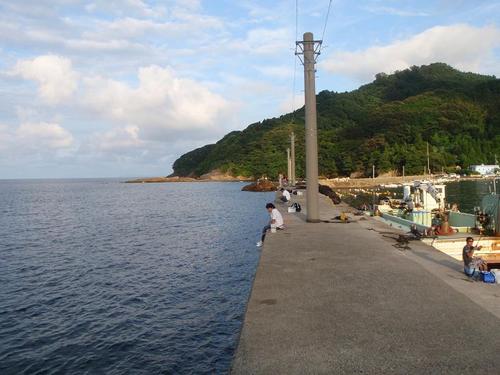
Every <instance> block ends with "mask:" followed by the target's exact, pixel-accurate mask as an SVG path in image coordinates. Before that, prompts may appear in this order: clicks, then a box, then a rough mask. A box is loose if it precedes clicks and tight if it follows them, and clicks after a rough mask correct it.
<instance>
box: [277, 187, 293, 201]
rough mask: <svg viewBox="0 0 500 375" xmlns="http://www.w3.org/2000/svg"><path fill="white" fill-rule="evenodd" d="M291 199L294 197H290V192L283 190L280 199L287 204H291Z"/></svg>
mask: <svg viewBox="0 0 500 375" xmlns="http://www.w3.org/2000/svg"><path fill="white" fill-rule="evenodd" d="M291 198H292V197H291V196H290V192H289V191H288V190H286V189H283V188H281V197H280V199H281V200H282V201H283V202H285V203H286V202H289V201H290V199H291Z"/></svg>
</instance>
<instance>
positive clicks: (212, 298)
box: [0, 179, 273, 374]
mask: <svg viewBox="0 0 500 375" xmlns="http://www.w3.org/2000/svg"><path fill="white" fill-rule="evenodd" d="M242 186H243V184H242V183H166V184H124V183H121V181H119V180H110V179H99V180H12V181H9V180H3V181H2V180H0V286H1V288H0V374H56V373H57V374H212V373H216V374H224V373H227V371H228V370H229V366H230V364H231V359H232V355H233V353H234V351H235V348H236V345H237V341H238V336H239V332H240V329H241V326H242V320H243V317H244V312H245V306H246V302H247V299H248V296H249V293H250V288H251V284H252V281H253V277H254V274H255V270H256V266H257V263H258V259H259V255H260V254H259V251H258V249H257V248H256V247H255V242H256V241H257V240H258V237H259V232H260V229H261V228H262V226H263V225H265V223H266V221H267V220H268V217H267V213H266V211H265V208H264V206H265V203H266V202H267V201H270V200H272V199H273V193H246V192H242V191H241V187H242Z"/></svg>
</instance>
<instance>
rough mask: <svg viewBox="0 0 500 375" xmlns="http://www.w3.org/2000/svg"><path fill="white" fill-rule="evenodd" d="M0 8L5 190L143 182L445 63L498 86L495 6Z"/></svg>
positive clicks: (68, 0) (66, 4) (279, 3)
mask: <svg viewBox="0 0 500 375" xmlns="http://www.w3.org/2000/svg"><path fill="white" fill-rule="evenodd" d="M329 3H330V1H329V0H308V1H305V0H287V1H284V0H275V1H264V0H261V1H259V0H254V1H251V0H162V1H148V0H94V1H79V0H17V1H12V0H0V179H9V178H74V177H88V178H90V177H145V176H165V175H168V174H170V173H172V163H173V162H174V161H175V160H176V159H177V158H178V157H179V156H181V155H182V154H184V153H186V152H188V151H191V150H193V149H194V148H197V147H201V146H203V145H205V144H209V143H214V142H216V141H217V140H219V139H220V138H221V137H223V136H224V135H225V134H227V133H228V132H230V131H233V130H242V129H244V128H246V127H247V126H248V125H249V124H251V123H254V122H257V121H261V120H264V119H266V118H272V117H277V116H280V115H282V114H285V113H289V112H291V111H292V109H294V108H299V107H301V106H302V105H303V103H304V99H303V95H304V93H303V67H302V65H301V62H300V61H299V60H298V59H297V57H296V56H295V54H294V52H295V41H296V40H300V39H301V38H302V35H303V33H304V32H312V33H314V36H315V39H322V40H323V44H322V48H321V55H320V56H319V57H318V64H317V75H316V89H317V91H318V92H319V91H321V90H331V91H337V92H344V91H351V90H354V89H356V88H358V87H359V86H360V85H362V84H366V83H369V82H371V81H372V80H373V79H374V76H375V74H377V73H380V72H385V73H391V72H394V71H396V70H402V69H405V68H407V67H410V66H412V65H423V64H429V63H432V62H445V63H447V64H450V65H451V66H453V67H456V68H458V69H460V70H463V71H472V72H477V73H482V74H489V75H495V76H497V77H498V76H500V0H490V1H487V0H484V1H483V0H433V1H430V0H419V1H417V0H406V1H403V0H399V1H396V0H358V1H352V0H351V1H348V0H333V1H332V2H331V7H330V12H329V16H328V18H327V14H328V8H329Z"/></svg>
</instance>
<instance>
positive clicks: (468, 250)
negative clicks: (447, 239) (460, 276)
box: [462, 237, 488, 277]
mask: <svg viewBox="0 0 500 375" xmlns="http://www.w3.org/2000/svg"><path fill="white" fill-rule="evenodd" d="M465 241H466V245H465V246H464V248H463V251H462V258H463V261H464V273H465V274H466V275H467V276H469V277H471V276H474V273H475V272H476V270H479V271H488V264H487V263H486V261H485V260H483V259H482V258H480V257H475V256H474V251H476V250H480V249H481V248H482V246H477V244H476V246H474V239H473V238H472V237H467V238H466V240H465Z"/></svg>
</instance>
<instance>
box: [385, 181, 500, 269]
mask: <svg viewBox="0 0 500 375" xmlns="http://www.w3.org/2000/svg"><path fill="white" fill-rule="evenodd" d="M375 210H376V212H377V213H379V215H380V217H381V218H382V219H383V220H384V221H386V222H388V223H390V225H392V226H394V227H399V228H400V229H403V230H408V231H410V230H413V231H418V232H419V233H421V234H422V241H424V242H426V243H428V244H429V245H431V246H433V247H435V248H436V249H438V250H440V251H442V252H444V253H446V254H448V255H450V256H451V257H453V258H455V259H459V260H461V259H462V249H463V247H464V245H465V238H466V237H468V236H474V237H475V238H476V242H475V245H476V246H477V245H481V246H482V248H481V249H480V250H479V251H477V252H476V255H478V256H481V257H482V258H483V259H485V260H486V261H487V262H488V264H489V265H490V266H491V267H496V268H499V267H500V195H499V194H497V193H496V191H494V192H492V193H490V194H487V195H485V196H484V197H483V199H482V201H481V207H477V208H476V209H475V212H474V213H473V214H469V213H464V212H459V211H458V209H457V207H456V206H454V205H452V206H450V205H449V204H447V202H446V186H445V185H444V184H433V183H432V182H430V181H415V182H413V183H407V184H404V185H403V199H399V200H398V199H389V198H384V199H383V200H382V201H381V202H380V204H379V205H377V206H376V207H375Z"/></svg>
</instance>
